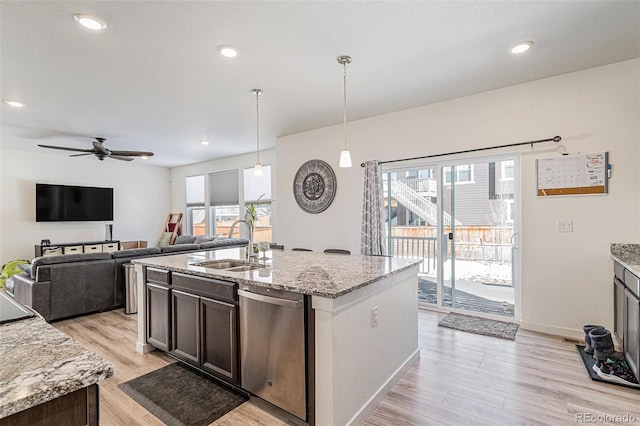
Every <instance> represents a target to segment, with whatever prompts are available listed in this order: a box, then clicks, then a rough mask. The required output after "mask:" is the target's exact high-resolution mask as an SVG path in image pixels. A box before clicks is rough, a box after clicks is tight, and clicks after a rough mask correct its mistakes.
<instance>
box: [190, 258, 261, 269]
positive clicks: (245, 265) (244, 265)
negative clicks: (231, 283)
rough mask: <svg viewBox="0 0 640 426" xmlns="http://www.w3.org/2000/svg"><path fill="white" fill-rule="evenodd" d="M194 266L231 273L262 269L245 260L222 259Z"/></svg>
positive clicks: (198, 263)
mask: <svg viewBox="0 0 640 426" xmlns="http://www.w3.org/2000/svg"><path fill="white" fill-rule="evenodd" d="M192 265H194V266H202V267H204V268H212V269H222V270H225V271H229V272H244V271H252V270H254V269H258V268H262V267H263V266H262V265H256V264H253V263H249V262H247V261H244V260H233V259H221V260H207V261H206V262H197V263H193V264H192Z"/></svg>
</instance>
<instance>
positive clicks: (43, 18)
mask: <svg viewBox="0 0 640 426" xmlns="http://www.w3.org/2000/svg"><path fill="white" fill-rule="evenodd" d="M0 7H1V10H0V12H1V30H0V31H1V34H0V35H1V39H2V41H1V43H2V44H1V47H2V51H1V58H0V60H1V63H0V66H1V95H2V98H3V99H17V100H20V101H22V102H24V103H25V104H26V107H25V108H23V109H20V110H18V109H14V108H12V107H10V106H8V105H6V104H4V103H3V104H2V117H1V118H2V134H1V135H2V145H3V146H5V147H8V148H13V149H24V150H39V151H41V152H44V151H45V149H44V148H38V147H37V144H39V143H40V144H49V145H59V146H71V147H76V148H90V141H91V139H90V137H94V136H102V137H106V138H107V142H106V145H107V146H108V147H109V148H111V149H115V150H149V151H153V152H155V153H156V155H155V156H154V157H152V158H151V159H149V160H146V162H145V164H149V165H159V166H169V167H170V166H177V165H183V164H190V163H196V162H200V161H206V160H210V159H215V158H221V157H227V156H231V155H236V154H242V153H248V152H253V151H254V150H255V143H256V117H255V97H254V96H253V95H251V94H250V93H249V91H250V89H252V88H261V89H262V90H263V91H264V94H263V95H262V96H261V98H260V142H261V147H262V148H264V149H268V148H273V147H274V146H275V139H276V138H277V137H278V136H282V135H287V134H292V133H297V132H301V131H305V130H311V129H315V128H320V127H324V126H329V125H334V124H339V123H341V122H342V66H341V65H339V64H338V63H337V61H336V57H337V56H339V55H350V56H351V57H352V58H353V62H352V64H351V65H348V67H347V78H348V111H349V120H356V119H361V118H364V117H370V116H375V115H379V114H384V113H388V112H392V111H398V110H402V109H406V108H411V107H416V106H420V105H426V104H430V103H434V102H438V101H443V100H447V99H452V98H457V97H461V96H466V95H470V94H473V93H479V92H484V91H487V90H492V89H496V88H500V87H505V86H510V85H513V84H518V83H522V82H527V81H531V80H537V79H540V78H545V77H549V76H553V75H559V74H564V73H568V72H573V71H577V70H581V69H586V68H591V67H596V66H600V65H605V64H609V63H614V62H619V61H624V60H628V59H633V58H638V57H640V2H639V1H629V2H623V1H590V2H585V1H551V2H542V1H517V2H516V1H513V2H512V1H509V2H496V1H487V2H485V1H473V2H453V1H451V2H445V1H441V2H436V1H428V2H427V1H413V2H404V1H375V2H374V1H280V2H270V1H249V2H241V1H162V2H160V1H136V2H133V1H90V2H89V1H86V2H82V1H78V2H67V1H7V0H3V1H2V2H1V3H0ZM78 12H82V13H88V14H93V15H95V16H98V17H100V18H101V19H103V20H104V21H105V22H106V23H107V25H108V27H107V29H106V30H105V31H104V32H102V33H93V32H90V31H88V30H86V29H84V28H81V27H80V26H78V25H77V24H76V22H75V21H74V19H73V14H74V13H78ZM521 40H533V41H534V42H535V44H534V46H533V48H532V49H531V50H530V51H529V52H527V53H525V54H522V55H518V56H516V55H513V54H511V53H510V52H509V48H510V47H511V46H512V45H513V44H514V43H515V42H517V41H521ZM223 44H230V45H233V46H235V47H236V48H237V50H238V52H239V55H238V57H236V58H234V59H227V58H224V57H222V56H221V55H219V54H218V52H217V48H218V46H220V45H223ZM201 139H207V140H209V141H211V144H210V145H209V146H202V145H201V144H200V143H199V141H200V140H201ZM335 143H336V149H339V148H340V145H341V141H335ZM46 152H50V153H55V154H58V155H67V154H68V153H65V152H64V151H59V152H58V151H50V150H47V151H46ZM77 161H97V160H96V159H95V158H93V157H91V158H90V159H89V158H88V157H81V158H78V159H77ZM136 161H137V162H142V161H143V160H136Z"/></svg>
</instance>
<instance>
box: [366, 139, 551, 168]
mask: <svg viewBox="0 0 640 426" xmlns="http://www.w3.org/2000/svg"><path fill="white" fill-rule="evenodd" d="M561 139H562V138H561V137H560V136H554V137H552V138H549V139H539V140H537V141H529V142H518V143H510V144H507V145H496V146H488V147H486V148H475V149H466V150H464V151H455V152H445V153H443V154H433V155H424V156H422V157H412V158H401V159H398V160H388V161H379V162H378V164H386V163H397V162H399V161H410V160H422V159H424V158H433V157H443V156H445V155H455V154H466V153H468V152H477V151H486V150H488V149H497V148H507V147H510V146H520V145H531V148H533V144H536V143H541V142H551V141H553V142H555V143H558V142H560V140H561ZM360 167H364V163H361V164H360Z"/></svg>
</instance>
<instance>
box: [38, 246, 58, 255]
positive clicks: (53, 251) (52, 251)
mask: <svg viewBox="0 0 640 426" xmlns="http://www.w3.org/2000/svg"><path fill="white" fill-rule="evenodd" d="M59 254H62V247H42V255H43V256H57V255H59Z"/></svg>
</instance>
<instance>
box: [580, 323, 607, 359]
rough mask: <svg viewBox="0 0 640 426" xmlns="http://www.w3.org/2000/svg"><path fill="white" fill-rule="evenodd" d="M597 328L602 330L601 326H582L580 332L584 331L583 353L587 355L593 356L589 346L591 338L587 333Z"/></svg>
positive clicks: (591, 348)
mask: <svg viewBox="0 0 640 426" xmlns="http://www.w3.org/2000/svg"><path fill="white" fill-rule="evenodd" d="M598 328H603V329H604V326H602V325H583V326H582V330H584V342H585V347H584V351H585V352H586V353H588V354H589V355H593V347H592V346H591V338H590V337H589V332H590V331H591V330H596V329H598Z"/></svg>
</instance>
